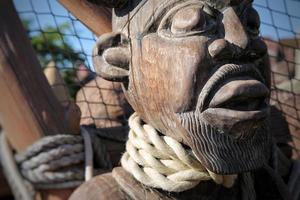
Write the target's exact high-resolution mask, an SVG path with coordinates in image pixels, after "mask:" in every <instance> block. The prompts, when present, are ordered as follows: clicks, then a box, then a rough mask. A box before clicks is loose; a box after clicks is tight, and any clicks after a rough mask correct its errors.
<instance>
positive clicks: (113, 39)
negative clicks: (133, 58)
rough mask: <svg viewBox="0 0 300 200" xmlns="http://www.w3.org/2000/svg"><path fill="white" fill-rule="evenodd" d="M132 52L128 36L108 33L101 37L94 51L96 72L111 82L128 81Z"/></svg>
mask: <svg viewBox="0 0 300 200" xmlns="http://www.w3.org/2000/svg"><path fill="white" fill-rule="evenodd" d="M129 60H130V51H129V47H128V41H127V39H126V36H124V35H123V34H121V33H108V34H104V35H102V36H100V37H99V39H98V41H97V43H96V46H95V47H94V49H93V64H94V67H95V69H96V72H97V73H98V74H99V75H100V76H101V77H102V78H104V79H106V80H109V81H120V82H121V81H126V80H128V76H129Z"/></svg>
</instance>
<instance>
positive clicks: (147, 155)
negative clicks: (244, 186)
mask: <svg viewBox="0 0 300 200" xmlns="http://www.w3.org/2000/svg"><path fill="white" fill-rule="evenodd" d="M129 126H130V129H131V130H130V131H129V136H128V141H127V143H126V152H125V153H124V154H123V156H122V158H121V164H122V167H123V168H124V169H125V170H126V171H128V172H129V173H130V174H132V175H133V176H134V178H135V179H137V180H138V181H139V182H141V183H143V184H144V185H147V186H149V187H154V188H159V189H163V190H166V191H169V192H182V191H186V190H189V189H191V188H193V187H195V186H196V185H198V184H199V183H200V182H201V181H208V180H214V181H215V182H216V183H217V184H222V185H224V186H225V187H232V186H233V184H234V181H235V179H236V177H237V176H236V175H227V176H223V175H217V174H214V173H213V172H210V171H208V170H206V169H205V167H204V166H203V165H202V164H201V163H200V162H199V161H198V160H197V158H196V156H195V155H194V154H193V152H192V151H191V150H188V149H185V148H184V147H183V145H182V144H181V143H179V142H178V141H176V140H175V139H173V138H171V137H168V136H161V135H159V133H158V132H157V131H156V130H155V129H154V128H153V127H152V126H150V125H148V124H142V120H141V119H140V117H139V116H138V115H137V114H136V113H134V114H133V115H132V116H131V117H130V118H129Z"/></svg>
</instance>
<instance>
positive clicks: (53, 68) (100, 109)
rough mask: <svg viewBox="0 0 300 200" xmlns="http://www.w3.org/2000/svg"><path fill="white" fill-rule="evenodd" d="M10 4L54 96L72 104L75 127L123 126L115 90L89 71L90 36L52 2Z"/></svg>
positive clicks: (122, 109)
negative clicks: (75, 109) (77, 120)
mask: <svg viewBox="0 0 300 200" xmlns="http://www.w3.org/2000/svg"><path fill="white" fill-rule="evenodd" d="M14 4H15V7H16V9H17V12H18V14H19V16H20V18H21V20H22V22H23V24H24V27H25V29H26V30H27V33H28V36H29V38H30V40H31V43H32V46H33V48H34V49H35V51H36V54H37V57H38V59H39V61H40V64H41V67H42V68H44V72H45V74H46V76H47V78H48V81H49V83H50V84H51V86H52V88H53V89H54V90H55V91H56V92H57V93H58V94H57V95H56V96H57V97H58V99H59V100H60V101H61V102H62V103H67V102H68V101H76V103H77V105H79V107H80V109H81V112H82V116H81V124H86V125H95V126H96V127H97V128H108V127H113V126H122V125H124V124H126V119H127V117H128V116H127V115H128V110H127V108H128V105H127V104H126V102H125V99H124V96H123V94H122V92H121V87H120V84H119V83H113V82H108V81H105V80H104V79H101V78H100V77H97V76H96V74H95V72H94V68H93V67H92V61H91V53H92V47H93V45H94V44H95V42H96V37H95V35H93V34H92V32H91V31H89V30H88V29H87V28H86V27H85V26H84V25H83V24H82V23H81V22H80V21H79V20H78V19H76V18H75V17H74V16H72V14H70V13H69V12H68V11H67V10H66V9H65V8H64V7H63V6H62V5H61V4H59V3H58V2H57V1H53V0H15V1H14ZM64 93H67V95H65V94H64Z"/></svg>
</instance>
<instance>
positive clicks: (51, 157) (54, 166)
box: [0, 127, 112, 199]
mask: <svg viewBox="0 0 300 200" xmlns="http://www.w3.org/2000/svg"><path fill="white" fill-rule="evenodd" d="M91 137H92V139H91ZM93 147H94V148H93ZM0 153H1V163H2V166H3V168H4V170H5V171H7V172H9V173H8V174H7V178H8V180H9V184H10V186H11V187H12V188H15V189H16V190H14V191H13V192H14V193H15V194H14V195H15V197H16V199H33V198H30V197H32V196H33V195H32V192H28V188H30V189H31V190H32V188H34V189H58V188H59V189H64V188H74V187H77V186H79V185H80V184H81V183H82V182H83V181H88V180H89V179H91V178H92V177H93V155H96V156H97V155H98V156H97V158H96V159H98V157H99V156H101V158H99V160H101V161H103V162H104V163H103V166H101V167H103V168H104V169H105V168H106V169H111V166H112V164H111V161H110V158H109V156H108V153H107V152H106V148H105V145H103V144H101V141H100V138H97V137H96V136H95V135H93V134H92V133H89V132H88V131H87V130H86V129H85V128H84V127H81V135H54V136H47V137H43V138H41V139H40V140H38V141H37V142H36V143H34V144H32V145H31V146H30V147H28V148H27V149H26V150H25V151H24V152H21V153H19V154H17V155H15V156H14V155H13V152H12V149H11V147H10V146H9V144H8V143H7V140H6V138H5V135H4V134H2V135H1V152H0ZM101 165H102V164H101ZM28 185H29V187H28ZM26 189H27V191H26ZM26 193H29V194H26ZM29 196H30V197H29Z"/></svg>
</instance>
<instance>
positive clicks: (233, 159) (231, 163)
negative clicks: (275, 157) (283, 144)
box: [180, 113, 271, 174]
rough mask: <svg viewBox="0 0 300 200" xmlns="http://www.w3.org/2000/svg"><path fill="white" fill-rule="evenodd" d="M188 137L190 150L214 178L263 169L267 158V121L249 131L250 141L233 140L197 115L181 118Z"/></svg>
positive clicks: (187, 114) (184, 115)
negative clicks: (214, 175) (213, 174)
mask: <svg viewBox="0 0 300 200" xmlns="http://www.w3.org/2000/svg"><path fill="white" fill-rule="evenodd" d="M180 119H181V123H182V125H183V126H184V128H185V129H186V130H188V132H189V134H190V136H191V143H192V144H190V145H191V148H192V150H193V151H194V153H195V154H196V156H197V158H198V159H199V160H200V162H201V163H202V164H203V165H204V166H205V167H206V168H207V169H209V170H210V171H213V172H215V173H216V174H237V173H241V172H245V171H250V170H254V169H258V168H260V167H262V165H263V164H264V163H266V162H267V160H268V159H269V155H270V147H271V138H270V135H269V131H268V128H267V127H268V123H267V120H264V121H263V122H262V123H261V125H260V127H258V128H256V129H252V131H253V133H252V134H251V135H252V137H251V138H247V139H235V138H233V137H231V136H230V133H225V132H224V131H223V130H220V129H219V128H216V127H213V126H211V125H210V124H209V123H207V122H206V121H205V119H203V116H202V115H201V114H200V115H198V114H196V113H183V114H180Z"/></svg>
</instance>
